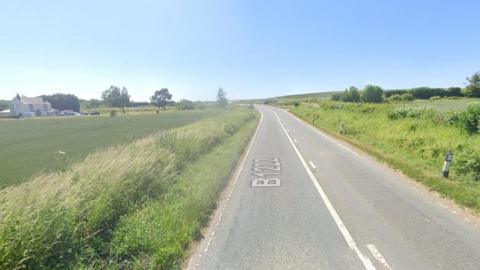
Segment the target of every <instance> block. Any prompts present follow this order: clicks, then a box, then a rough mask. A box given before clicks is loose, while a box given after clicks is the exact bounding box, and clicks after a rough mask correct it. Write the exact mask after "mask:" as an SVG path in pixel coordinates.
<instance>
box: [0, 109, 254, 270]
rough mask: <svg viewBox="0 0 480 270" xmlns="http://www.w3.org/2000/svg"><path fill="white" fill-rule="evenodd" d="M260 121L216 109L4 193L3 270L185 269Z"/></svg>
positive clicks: (0, 223) (0, 200) (0, 222)
mask: <svg viewBox="0 0 480 270" xmlns="http://www.w3.org/2000/svg"><path fill="white" fill-rule="evenodd" d="M257 120H258V114H257V113H256V112H255V111H253V110H252V109H248V108H229V109H225V110H223V111H221V113H218V111H217V113H216V115H215V116H213V117H208V118H206V119H203V120H201V121H198V122H195V123H191V124H188V125H186V126H183V127H179V128H174V129H171V130H168V131H166V132H157V133H153V134H151V135H148V136H146V137H143V138H140V139H137V140H134V141H131V142H129V143H124V144H122V145H121V146H110V147H106V148H104V149H99V150H95V151H93V152H91V153H90V154H88V155H87V157H86V158H85V159H84V160H82V161H78V162H74V163H72V164H71V165H70V166H68V169H66V170H64V171H56V172H54V173H50V174H41V175H38V176H37V177H35V178H34V179H32V180H31V181H27V182H25V183H22V184H19V185H16V186H10V187H7V188H4V189H3V190H1V191H0V217H1V219H0V268H2V269H13V268H28V269H32V268H34V269H71V268H74V269H99V268H100V269H105V268H109V269H119V268H128V269H130V268H135V269H147V268H153V269H172V268H179V267H180V264H181V262H182V260H183V258H184V256H185V250H186V249H187V248H188V246H189V244H190V243H191V241H193V240H194V239H197V238H198V237H199V235H200V229H201V228H202V226H203V225H204V224H205V223H206V222H207V219H208V216H209V214H210V213H211V211H212V210H213V209H214V207H215V202H216V198H217V196H218V193H219V192H220V191H221V189H222V187H223V186H224V185H225V183H226V180H227V179H228V178H229V175H230V174H231V172H232V170H233V168H234V166H235V164H236V163H237V161H238V158H239V156H240V155H241V153H242V152H243V149H244V148H245V146H246V144H247V143H248V141H249V139H250V137H251V135H252V133H253V131H254V129H255V127H256V122H257Z"/></svg>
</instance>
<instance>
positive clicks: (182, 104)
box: [177, 99, 195, 111]
mask: <svg viewBox="0 0 480 270" xmlns="http://www.w3.org/2000/svg"><path fill="white" fill-rule="evenodd" d="M177 109H179V110H184V111H188V110H193V109H195V104H194V103H193V102H192V101H190V100H188V99H181V100H180V101H179V102H178V103H177Z"/></svg>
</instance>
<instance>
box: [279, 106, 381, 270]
mask: <svg viewBox="0 0 480 270" xmlns="http://www.w3.org/2000/svg"><path fill="white" fill-rule="evenodd" d="M270 111H271V112H273V113H274V114H275V116H276V117H277V120H278V122H279V123H280V126H281V127H282V129H283V131H284V133H285V135H287V138H288V141H289V142H290V144H291V145H292V147H293V150H294V151H295V153H296V154H297V156H298V159H299V160H300V162H301V163H302V165H303V167H304V168H305V170H306V172H307V174H308V176H309V177H310V180H311V181H312V183H313V185H314V186H315V188H316V189H317V191H318V194H319V195H320V197H321V198H322V200H323V202H324V203H325V206H326V207H327V209H328V211H329V212H330V215H331V216H332V218H333V220H334V221H335V224H336V225H337V227H338V230H339V231H340V233H341V234H342V236H343V238H344V239H345V242H347V245H348V247H349V248H350V249H351V250H352V251H353V252H355V254H356V255H357V257H358V258H359V259H360V261H361V262H362V264H363V267H364V268H365V269H366V270H376V269H377V268H375V266H374V265H373V263H372V261H371V260H370V259H369V258H368V257H367V256H365V255H364V254H363V253H362V252H361V251H360V249H359V248H358V246H357V243H356V242H355V240H354V239H353V237H352V235H351V234H350V232H349V231H348V229H347V227H346V226H345V224H344V223H343V221H342V219H341V218H340V216H339V215H338V213H337V210H335V208H334V207H333V204H332V202H331V201H330V199H329V198H328V196H327V194H326V193H325V191H324V190H323V188H322V186H320V184H319V183H318V180H317V178H316V177H315V175H314V174H313V173H312V172H311V171H310V170H309V169H308V165H307V162H306V161H305V159H304V158H303V156H302V154H301V153H300V151H299V150H298V148H297V146H296V145H295V143H294V142H293V140H292V138H291V137H290V135H289V134H288V132H287V129H286V128H285V126H284V125H283V124H282V121H281V120H280V117H279V116H278V114H277V113H276V112H275V111H273V110H270Z"/></svg>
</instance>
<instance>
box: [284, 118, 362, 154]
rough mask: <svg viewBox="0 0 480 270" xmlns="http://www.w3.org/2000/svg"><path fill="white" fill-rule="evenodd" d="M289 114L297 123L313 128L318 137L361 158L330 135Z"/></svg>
mask: <svg viewBox="0 0 480 270" xmlns="http://www.w3.org/2000/svg"><path fill="white" fill-rule="evenodd" d="M287 114H289V115H290V116H292V118H294V119H296V120H297V121H299V122H300V123H302V124H304V125H306V126H308V127H309V128H311V129H312V130H313V131H314V132H316V133H317V134H318V135H320V136H322V137H324V138H325V139H327V140H329V141H331V142H333V143H334V144H336V145H337V146H340V147H341V148H342V149H343V150H345V151H347V152H350V153H352V154H354V155H355V156H357V157H360V155H359V154H357V153H356V152H355V151H353V150H351V149H350V148H348V147H346V146H345V145H343V144H341V143H339V142H338V141H336V140H335V139H332V138H331V137H330V136H329V135H326V134H325V133H324V132H323V131H320V130H319V129H318V128H316V127H314V126H312V125H311V124H309V123H306V122H305V121H303V120H302V119H300V118H298V117H297V116H296V115H294V114H291V113H287Z"/></svg>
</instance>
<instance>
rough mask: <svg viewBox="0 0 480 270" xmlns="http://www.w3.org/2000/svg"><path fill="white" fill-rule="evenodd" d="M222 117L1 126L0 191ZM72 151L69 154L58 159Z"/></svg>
mask: <svg viewBox="0 0 480 270" xmlns="http://www.w3.org/2000/svg"><path fill="white" fill-rule="evenodd" d="M216 113H218V111H216V110H201V111H200V110H199V111H195V112H179V111H169V112H167V113H163V112H162V113H161V114H159V115H156V114H151V115H126V116H124V115H121V114H119V115H117V116H116V117H108V116H107V117H103V116H102V117H98V116H97V117H78V118H77V117H70V118H36V119H20V120H3V121H0V130H1V132H0V157H2V158H0V168H1V171H0V187H1V186H8V185H12V184H18V183H22V182H25V181H28V180H29V179H30V178H31V177H32V176H34V175H35V174H41V173H48V172H52V171H55V170H59V169H62V168H63V167H64V166H68V165H69V164H72V163H74V162H76V161H79V160H82V159H83V158H85V157H86V156H87V155H88V153H90V152H92V151H94V150H95V149H97V148H104V147H108V146H111V145H116V144H120V143H126V142H130V141H133V140H134V139H138V138H140V137H143V136H145V135H147V134H149V133H152V132H156V131H159V130H166V129H170V128H175V127H179V126H183V125H186V124H189V123H192V122H195V121H198V120H200V119H203V118H205V117H208V116H212V115H214V114H216ZM58 151H63V152H66V154H65V155H59V154H57V152H58Z"/></svg>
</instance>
